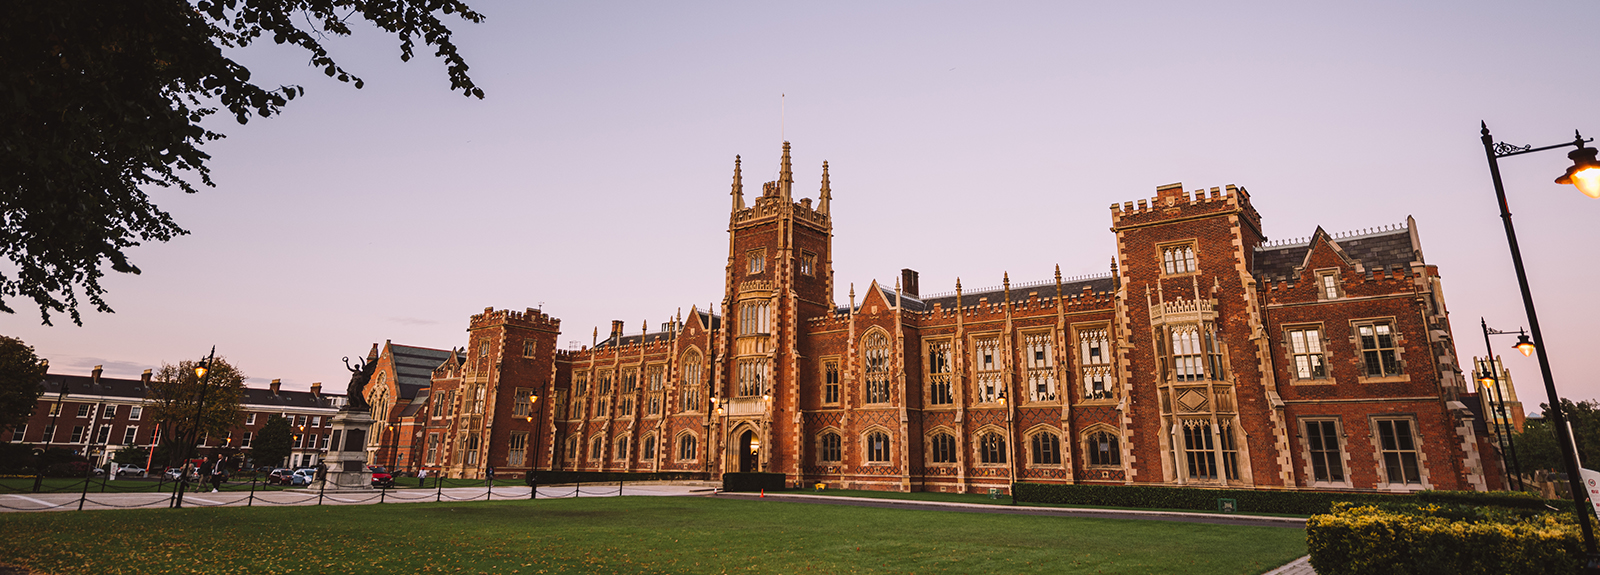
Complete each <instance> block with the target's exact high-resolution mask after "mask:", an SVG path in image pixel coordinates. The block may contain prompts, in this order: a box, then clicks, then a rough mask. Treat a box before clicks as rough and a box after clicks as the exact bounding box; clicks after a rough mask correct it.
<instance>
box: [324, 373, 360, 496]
mask: <svg viewBox="0 0 1600 575" xmlns="http://www.w3.org/2000/svg"><path fill="white" fill-rule="evenodd" d="M344 365H345V369H348V370H350V386H349V387H348V388H346V390H345V405H344V408H343V409H340V410H339V413H338V414H336V415H334V416H333V420H332V426H333V431H332V437H330V438H329V439H330V442H329V444H328V455H327V457H324V458H323V463H324V464H326V465H327V466H328V469H327V471H326V472H324V473H323V474H322V477H320V478H319V482H320V484H318V485H316V486H315V487H316V488H318V489H372V474H371V473H368V472H367V470H366V469H367V433H370V432H371V430H372V414H371V410H372V406H371V405H368V404H367V399H366V397H365V396H364V395H363V393H364V392H365V391H366V387H367V381H369V380H371V379H372V370H373V369H374V368H375V366H373V365H372V364H369V363H366V362H364V361H362V360H360V359H357V360H356V365H354V366H351V365H350V358H348V357H347V358H344Z"/></svg>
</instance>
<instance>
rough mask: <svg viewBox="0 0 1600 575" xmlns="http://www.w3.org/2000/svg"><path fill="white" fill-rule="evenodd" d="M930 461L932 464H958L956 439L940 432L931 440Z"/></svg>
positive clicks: (929, 447) (929, 448)
mask: <svg viewBox="0 0 1600 575" xmlns="http://www.w3.org/2000/svg"><path fill="white" fill-rule="evenodd" d="M928 443H929V445H928V460H929V461H930V462H932V463H955V462H956V449H957V447H956V438H955V436H953V435H950V434H948V433H944V432H939V433H935V434H934V435H933V438H932V439H930V440H929V442H928Z"/></svg>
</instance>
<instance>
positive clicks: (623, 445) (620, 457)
mask: <svg viewBox="0 0 1600 575" xmlns="http://www.w3.org/2000/svg"><path fill="white" fill-rule="evenodd" d="M627 460H628V436H626V435H624V436H622V437H618V438H617V461H627Z"/></svg>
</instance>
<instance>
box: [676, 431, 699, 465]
mask: <svg viewBox="0 0 1600 575" xmlns="http://www.w3.org/2000/svg"><path fill="white" fill-rule="evenodd" d="M694 459H695V439H694V436H693V435H690V434H687V433H685V434H683V435H680V436H678V461H694Z"/></svg>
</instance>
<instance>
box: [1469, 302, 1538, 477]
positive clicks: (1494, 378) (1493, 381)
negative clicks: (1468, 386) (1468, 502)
mask: <svg viewBox="0 0 1600 575" xmlns="http://www.w3.org/2000/svg"><path fill="white" fill-rule="evenodd" d="M1478 323H1480V324H1482V325H1483V348H1484V349H1485V350H1486V351H1487V352H1488V354H1489V356H1488V357H1486V358H1484V360H1483V375H1481V376H1479V379H1478V381H1480V382H1482V383H1483V386H1484V387H1485V388H1488V389H1491V390H1493V392H1492V393H1491V395H1490V396H1489V401H1490V403H1491V405H1494V406H1495V407H1494V411H1495V412H1496V414H1495V416H1494V419H1495V428H1494V432H1495V435H1496V436H1500V435H1501V431H1502V430H1504V432H1505V433H1504V436H1503V437H1504V439H1502V440H1501V442H1502V445H1503V446H1504V447H1503V448H1502V449H1501V452H1500V468H1501V469H1506V451H1507V450H1509V451H1510V454H1511V468H1510V471H1511V472H1512V473H1513V475H1512V477H1515V478H1516V481H1515V483H1516V485H1517V491H1522V489H1523V485H1522V464H1521V463H1520V462H1518V461H1517V447H1516V445H1515V441H1514V440H1513V439H1512V438H1511V435H1512V434H1511V413H1510V412H1508V411H1506V390H1505V388H1502V387H1500V368H1499V363H1500V362H1499V361H1498V360H1496V359H1495V354H1494V349H1493V347H1491V346H1490V345H1489V336H1491V335H1511V333H1512V332H1509V331H1500V330H1498V329H1495V328H1492V327H1489V322H1488V320H1485V319H1483V318H1478ZM1517 334H1519V335H1521V336H1522V337H1520V338H1518V341H1517V345H1516V349H1517V351H1521V352H1523V355H1527V354H1528V353H1530V352H1532V351H1533V349H1532V347H1533V344H1532V342H1529V344H1528V345H1527V346H1526V347H1524V346H1523V345H1522V342H1525V341H1528V336H1527V334H1526V333H1525V332H1522V331H1521V330H1518V331H1517ZM1524 350H1525V351H1524Z"/></svg>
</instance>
